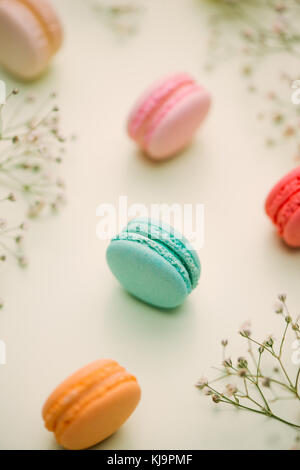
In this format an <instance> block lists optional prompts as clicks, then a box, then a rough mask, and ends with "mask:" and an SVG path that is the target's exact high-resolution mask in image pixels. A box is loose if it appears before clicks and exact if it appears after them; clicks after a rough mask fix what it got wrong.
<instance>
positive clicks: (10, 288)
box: [0, 0, 300, 449]
mask: <svg viewBox="0 0 300 470" xmlns="http://www.w3.org/2000/svg"><path fill="white" fill-rule="evenodd" d="M54 3H55V4H56V6H57V9H58V11H59V12H60V14H61V16H62V19H63V21H64V23H65V28H66V41H65V45H64V48H63V50H62V51H61V53H60V54H59V55H58V56H57V58H55V60H54V63H53V66H52V67H51V70H50V71H49V73H48V74H47V76H45V77H44V78H43V79H42V80H41V81H39V82H36V83H35V84H33V85H22V84H18V86H19V87H20V89H21V90H34V91H37V92H38V93H39V94H41V95H43V94H46V93H48V92H49V90H57V91H58V93H59V97H60V98H59V105H60V107H61V113H62V118H63V128H64V130H65V132H66V133H72V132H75V133H77V135H78V139H77V141H76V142H74V143H71V144H70V146H69V151H68V158H67V160H66V163H65V164H64V167H63V170H62V174H63V177H64V179H65V180H66V182H67V198H68V204H67V205H66V207H65V208H64V209H63V210H62V211H61V213H60V214H59V215H58V216H54V217H52V218H49V219H47V220H41V221H37V222H32V223H31V230H30V232H29V233H28V236H27V252H28V254H29V257H30V265H29V267H28V269H26V270H19V269H18V268H17V267H15V266H14V265H13V263H11V264H10V265H9V266H7V268H6V269H5V270H3V271H2V272H1V296H3V297H4V298H5V303H6V304H5V309H3V310H2V311H1V313H0V338H1V339H2V340H4V341H5V343H6V345H7V364H6V365H5V366H0V421H1V424H0V448H1V449H56V448H58V447H57V446H56V444H55V441H54V439H53V437H52V435H51V434H50V433H48V432H47V431H46V430H45V429H44V428H43V422H42V419H41V408H42V404H43V402H44V400H45V399H46V398H47V396H48V394H49V393H50V392H51V391H52V389H53V388H54V387H55V386H56V385H58V383H59V382H60V381H61V380H63V379H64V378H65V377H66V376H67V375H68V374H70V373H72V372H73V371H75V370H76V369H78V368H79V367H81V366H82V365H84V364H86V363H88V362H90V361H93V360H95V359H97V358H106V357H111V358H113V359H116V360H118V361H119V362H120V363H121V364H122V365H124V366H125V367H127V368H128V370H129V371H130V372H132V373H134V374H135V375H136V376H137V378H138V380H139V382H140V384H141V387H142V401H141V403H140V405H139V407H138V409H137V410H136V412H135V413H134V415H133V416H132V417H131V419H130V420H129V421H128V422H127V423H126V424H125V425H124V426H123V428H122V429H121V430H120V431H119V432H117V433H116V434H115V435H114V436H112V437H111V438H109V439H107V440H106V441H105V442H103V443H102V444H100V445H99V446H98V447H97V448H98V449H152V448H154V449H220V448H222V449H258V448H263V449H278V448H289V447H290V446H291V445H292V443H293V438H294V433H293V432H292V431H291V430H290V429H289V428H286V427H284V426H283V425H281V424H278V423H276V422H272V421H270V420H267V419H266V418H263V417H259V416H251V415H248V414H245V413H237V412H235V410H232V409H230V408H226V407H222V405H219V406H218V407H216V406H214V405H213V404H212V403H211V401H210V399H209V398H206V397H202V396H201V394H200V392H199V391H198V390H197V389H196V388H195V387H194V384H195V382H196V381H197V379H198V378H199V377H200V376H202V375H203V374H204V375H205V376H209V377H213V376H214V374H215V372H214V370H213V369H212V366H215V365H218V364H219V363H220V360H221V347H220V341H221V339H223V338H227V337H228V338H229V339H230V340H231V343H230V344H231V349H232V355H233V357H236V356H237V355H241V354H242V352H243V351H245V347H246V345H245V344H243V341H242V339H241V338H239V337H238V335H237V331H238V329H239V327H240V326H241V324H242V323H243V322H244V321H245V320H251V321H252V322H253V328H254V332H255V334H256V335H257V336H258V337H262V338H264V337H265V335H266V334H269V333H274V334H276V333H277V334H279V332H280V331H281V323H280V321H279V320H278V319H276V318H274V314H273V304H274V300H275V297H276V295H277V294H278V293H280V292H287V293H288V300H289V306H290V309H291V311H292V312H293V313H295V314H297V313H299V304H298V303H297V301H298V300H299V262H300V252H299V251H293V250H289V249H287V248H285V247H284V246H283V245H282V244H281V243H280V241H279V240H278V239H277V237H276V236H275V232H274V229H273V228H272V226H271V224H270V222H269V221H268V220H267V218H266V216H265V214H264V210H263V204H264V199H265V196H266V194H267V192H268V190H269V189H270V187H271V186H272V184H273V183H274V182H275V181H276V180H277V179H279V178H280V177H281V176H282V175H283V174H284V173H285V172H287V171H288V170H290V169H291V168H292V167H293V166H294V165H295V161H294V160H293V155H291V153H290V152H289V151H287V149H286V148H285V147H278V148H274V149H272V150H270V149H267V148H266V147H265V145H264V139H265V130H264V128H263V126H262V125H261V124H260V123H259V122H258V121H257V119H256V114H257V112H258V111H259V108H260V104H259V102H258V101H257V98H254V97H253V96H252V95H251V94H249V93H248V92H247V91H246V90H245V88H246V87H245V83H243V80H242V79H241V76H240V74H239V71H238V70H239V65H238V64H237V60H235V59H232V61H230V60H225V61H224V62H220V64H219V65H218V67H217V68H216V70H215V71H214V72H213V73H207V72H205V71H204V69H203V63H204V62H205V60H204V58H205V54H206V42H207V37H208V35H207V23H206V20H205V15H204V14H202V12H201V8H200V6H199V4H200V2H196V1H194V0H185V1H184V2H179V1H176V2H174V0H164V1H163V2H162V1H159V0H156V1H151V2H150V1H149V2H146V3H147V5H146V9H145V12H143V13H142V15H141V17H140V18H139V19H138V21H139V31H138V32H137V33H136V34H135V35H133V36H131V37H126V38H125V39H120V38H119V37H118V36H116V35H115V34H114V32H113V31H111V29H110V28H109V27H108V25H107V24H106V23H105V22H104V21H103V18H102V17H101V15H100V14H99V13H96V12H95V11H94V10H93V8H91V7H90V5H89V2H85V1H82V0H64V1H61V0H60V1H58V0H56V1H55V2H54ZM197 3H198V5H197ZM276 60H277V62H276ZM272 61H273V62H272ZM287 64H289V62H288V61H287ZM294 65H295V64H294V63H293V61H292V60H291V64H290V67H291V68H292V67H294ZM287 66H289V65H287ZM274 67H278V68H280V66H279V63H278V59H276V58H273V59H268V64H267V65H266V66H265V68H264V76H263V80H264V81H265V83H266V86H267V85H268V84H269V86H270V87H271V88H272V86H273V80H274V76H275V75H274V74H273V69H274ZM178 70H179V71H181V70H184V71H189V72H190V73H192V74H193V75H194V76H195V77H197V78H198V79H199V80H200V81H201V82H202V83H203V84H205V85H206V86H207V87H208V89H209V90H210V91H211V93H212V95H213V107H212V110H211V113H210V115H209V117H208V119H207V121H206V122H205V125H204V126H203V127H202V129H201V131H200V133H199V134H198V136H197V139H196V140H195V141H194V143H193V145H191V146H190V147H189V148H188V149H187V150H186V151H185V152H184V154H183V155H181V156H179V157H178V158H176V159H173V160H170V161H168V162H165V163H163V164H154V163H151V162H149V161H147V160H146V159H144V158H141V157H140V156H139V155H138V153H137V151H136V149H135V147H134V144H133V143H132V142H130V141H129V139H128V138H127V136H126V133H125V119H126V116H127V112H128V110H129V108H130V106H131V105H132V102H133V101H134V100H135V98H136V97H137V93H139V92H140V91H142V90H143V88H144V87H145V86H147V85H148V84H150V83H151V82H152V80H154V79H156V78H158V77H160V76H161V75H164V74H167V73H169V72H172V71H178ZM2 77H4V74H3V75H2ZM5 80H6V81H7V83H8V85H12V86H15V84H16V82H14V81H13V80H12V79H11V78H9V77H6V76H5ZM274 84H275V83H274ZM288 99H289V97H288V96H287V100H288ZM119 195H127V196H128V201H129V203H130V204H132V203H135V202H139V203H144V204H151V203H159V202H164V203H169V204H172V203H174V202H177V203H182V204H183V203H194V204H196V203H203V204H205V243H204V246H203V248H202V249H201V250H200V251H199V256H200V259H201V262H202V277H201V280H200V283H199V286H198V288H197V289H196V290H195V291H194V292H193V293H192V294H191V296H190V297H189V298H188V300H187V301H186V302H185V303H184V304H183V305H182V306H181V307H180V308H178V309H177V310H176V311H175V312H170V313H166V312H162V311H159V310H157V309H155V308H152V307H150V306H147V305H144V304H143V303H141V302H139V301H137V300H135V299H134V298H132V297H130V296H129V295H127V294H126V293H125V292H124V291H123V290H122V288H121V287H120V286H119V285H118V283H117V282H116V280H115V279H114V278H113V276H112V275H111V273H110V271H109V269H108V266H107V264H106V261H105V251H106V247H107V245H108V241H100V240H98V239H97V237H96V225H97V222H98V219H97V217H96V208H97V206H98V205H99V204H100V203H103V202H107V203H114V204H116V203H117V202H118V198H119ZM287 406H288V405H287V404H286V405H283V407H282V411H283V412H284V407H287Z"/></svg>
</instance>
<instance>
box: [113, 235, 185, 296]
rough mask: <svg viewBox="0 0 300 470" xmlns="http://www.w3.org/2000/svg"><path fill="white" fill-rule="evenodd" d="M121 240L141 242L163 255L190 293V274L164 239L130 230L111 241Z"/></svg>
mask: <svg viewBox="0 0 300 470" xmlns="http://www.w3.org/2000/svg"><path fill="white" fill-rule="evenodd" d="M120 240H124V241H128V242H134V243H140V244H141V245H144V246H147V247H148V248H150V249H151V250H154V251H155V252H156V253H158V254H159V255H160V256H162V257H163V258H164V259H165V260H166V261H168V262H169V263H170V264H171V265H172V267H173V268H174V269H176V271H177V272H178V273H179V274H180V276H181V278H182V279H183V281H184V284H185V286H186V289H187V292H188V293H190V292H191V290H192V283H191V277H190V274H189V272H188V270H187V268H186V267H185V265H184V264H183V262H182V260H181V259H180V258H179V257H178V256H177V254H176V253H175V252H174V251H172V250H171V249H170V248H169V247H168V246H167V245H166V244H164V243H163V241H158V240H152V239H151V238H149V237H146V236H143V235H141V234H138V233H132V232H129V231H128V230H125V231H123V232H121V233H120V234H119V235H117V236H116V237H114V238H113V239H112V240H111V242H112V243H114V242H117V241H120Z"/></svg>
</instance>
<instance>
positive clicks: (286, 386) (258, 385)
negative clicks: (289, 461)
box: [201, 294, 300, 444]
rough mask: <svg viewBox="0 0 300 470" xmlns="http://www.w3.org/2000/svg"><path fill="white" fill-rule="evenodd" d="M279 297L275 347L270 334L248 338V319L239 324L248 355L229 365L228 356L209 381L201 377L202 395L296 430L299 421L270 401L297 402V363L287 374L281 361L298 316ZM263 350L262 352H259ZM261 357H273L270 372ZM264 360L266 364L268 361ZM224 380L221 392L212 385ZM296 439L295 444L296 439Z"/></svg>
mask: <svg viewBox="0 0 300 470" xmlns="http://www.w3.org/2000/svg"><path fill="white" fill-rule="evenodd" d="M279 300H280V302H282V306H283V307H282V312H283V313H285V315H282V316H281V317H279V318H280V319H281V321H284V323H285V327H284V329H283V333H282V338H281V341H280V342H279V346H278V348H276V345H275V343H274V339H273V337H272V336H268V338H267V340H266V341H265V342H264V343H261V342H260V341H259V340H256V339H254V338H252V336H251V332H250V329H249V322H247V323H246V324H244V325H243V327H242V329H241V331H240V334H241V335H242V336H243V337H244V338H245V339H246V342H247V346H248V347H247V351H248V355H249V357H247V358H246V357H244V356H240V357H238V359H237V368H235V367H234V366H233V365H232V360H231V359H226V360H223V362H222V364H223V366H224V367H225V370H223V371H222V374H221V375H220V376H219V377H217V378H215V379H214V380H212V381H211V382H210V381H207V380H206V381H205V395H209V396H211V397H212V400H213V402H214V403H220V402H222V403H226V404H230V405H232V406H233V407H235V408H237V409H240V410H247V411H249V412H252V413H255V414H260V415H263V416H267V417H268V418H271V419H274V420H276V421H279V422H281V423H283V424H285V425H288V426H290V427H291V428H292V429H294V430H295V431H297V432H298V433H300V425H299V424H298V423H297V422H292V421H289V418H284V417H281V416H279V415H277V414H276V412H275V411H274V410H273V403H275V402H278V401H280V400H286V399H294V400H295V403H296V406H297V407H299V404H300V365H299V364H298V365H297V369H298V370H297V371H296V374H295V377H290V375H289V373H288V371H287V367H286V365H285V364H284V349H285V348H284V346H285V342H286V341H287V338H288V334H290V335H291V334H292V336H293V337H295V336H296V338H297V340H299V339H300V337H299V325H298V321H299V318H300V316H299V317H298V318H297V319H296V320H293V318H292V316H291V315H290V314H289V313H288V308H287V305H286V303H285V302H286V295H285V294H281V295H280V296H279ZM287 319H288V320H287ZM253 345H254V346H255V347H256V348H257V349H256V353H255V351H254V348H253V347H252V346H253ZM276 349H277V350H276ZM263 352H264V355H263V356H262V353H263ZM222 353H224V350H222ZM265 358H271V359H273V361H274V362H275V364H276V366H275V367H273V368H272V369H271V371H272V372H271V373H265V371H264V369H265V368H266V365H265V364H264V362H265ZM267 364H269V361H268V363H267ZM279 373H280V374H279ZM273 374H276V375H275V377H274V375H273ZM233 378H234V379H235V381H238V383H237V384H232V381H231V380H232V379H233ZM229 380H230V381H229ZM224 381H229V382H228V383H225V391H224V392H223V393H222V391H219V390H218V389H216V387H217V386H216V385H215V383H219V382H221V383H224ZM201 383H202V382H201ZM203 386H204V384H203ZM283 392H284V393H283ZM295 421H296V419H295ZM299 439H300V434H299ZM296 442H297V444H298V442H300V440H299V441H298V440H297V441H296Z"/></svg>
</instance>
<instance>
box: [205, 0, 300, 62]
mask: <svg viewBox="0 0 300 470" xmlns="http://www.w3.org/2000/svg"><path fill="white" fill-rule="evenodd" d="M200 1H201V3H203V2H205V4H209V5H210V6H211V7H212V8H213V11H212V14H211V17H210V23H211V28H212V30H213V35H212V37H211V40H210V45H211V47H212V48H213V50H214V51H215V52H217V53H218V52H219V53H224V52H225V50H224V49H223V50H222V45H223V44H222V42H223V41H221V39H224V34H225V31H224V28H223V29H220V27H221V25H223V26H224V23H225V22H226V23H227V26H229V29H230V30H231V31H235V32H236V37H235V45H236V47H237V48H238V49H239V52H241V53H242V54H244V55H245V56H263V55H266V54H270V53H278V52H286V51H288V52H289V53H292V54H295V55H296V56H297V57H298V56H299V53H300V34H299V27H298V24H299V17H300V2H299V0H248V1H240V0H200ZM236 39H238V41H236Z"/></svg>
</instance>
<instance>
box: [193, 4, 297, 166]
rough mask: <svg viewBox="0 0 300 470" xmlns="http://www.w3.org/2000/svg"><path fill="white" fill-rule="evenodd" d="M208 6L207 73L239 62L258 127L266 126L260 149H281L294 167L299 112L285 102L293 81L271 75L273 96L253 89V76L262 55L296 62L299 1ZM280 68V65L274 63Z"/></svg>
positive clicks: (254, 81) (255, 87) (270, 91)
mask: <svg viewBox="0 0 300 470" xmlns="http://www.w3.org/2000/svg"><path fill="white" fill-rule="evenodd" d="M201 3H202V4H203V5H206V6H207V5H210V6H211V7H212V10H210V13H209V21H210V31H211V36H210V39H209V41H208V47H209V58H210V60H209V63H207V64H206V67H207V69H208V70H210V69H212V68H213V67H214V66H215V65H216V64H218V63H219V62H220V59H221V60H222V59H224V58H227V57H228V55H229V54H230V56H234V55H235V53H236V55H237V56H238V57H239V59H241V60H242V61H243V65H242V66H241V72H242V77H243V78H244V79H246V86H247V89H248V91H249V92H251V93H254V94H256V95H258V96H259V102H260V103H262V109H261V110H260V111H259V112H258V113H257V118H258V120H259V122H260V125H261V126H262V125H263V124H264V123H267V128H266V132H267V136H266V138H265V143H266V145H267V146H268V147H269V148H273V147H274V146H275V145H279V144H284V145H285V146H286V147H287V152H288V153H292V154H293V157H294V159H295V160H296V161H299V160H300V126H299V122H300V107H299V106H296V105H295V104H293V103H292V102H291V100H289V99H287V96H288V97H290V96H291V85H292V83H293V82H294V81H295V80H296V79H297V78H298V77H292V76H289V75H288V74H287V73H286V72H284V73H282V71H278V72H276V71H275V70H274V79H273V80H272V81H273V83H274V84H275V86H276V93H274V92H273V91H272V90H264V89H263V88H264V85H258V84H257V83H256V82H257V79H256V78H255V77H256V76H255V72H256V71H257V68H258V65H261V61H259V60H258V59H260V58H261V57H264V56H266V55H268V54H269V55H270V54H272V55H274V54H282V53H284V54H285V55H290V56H292V57H295V58H296V59H298V58H299V57H300V33H299V27H298V25H299V20H300V1H299V0H248V1H243V2H242V1H238V0H201ZM278 64H280V60H279V61H278Z"/></svg>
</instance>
